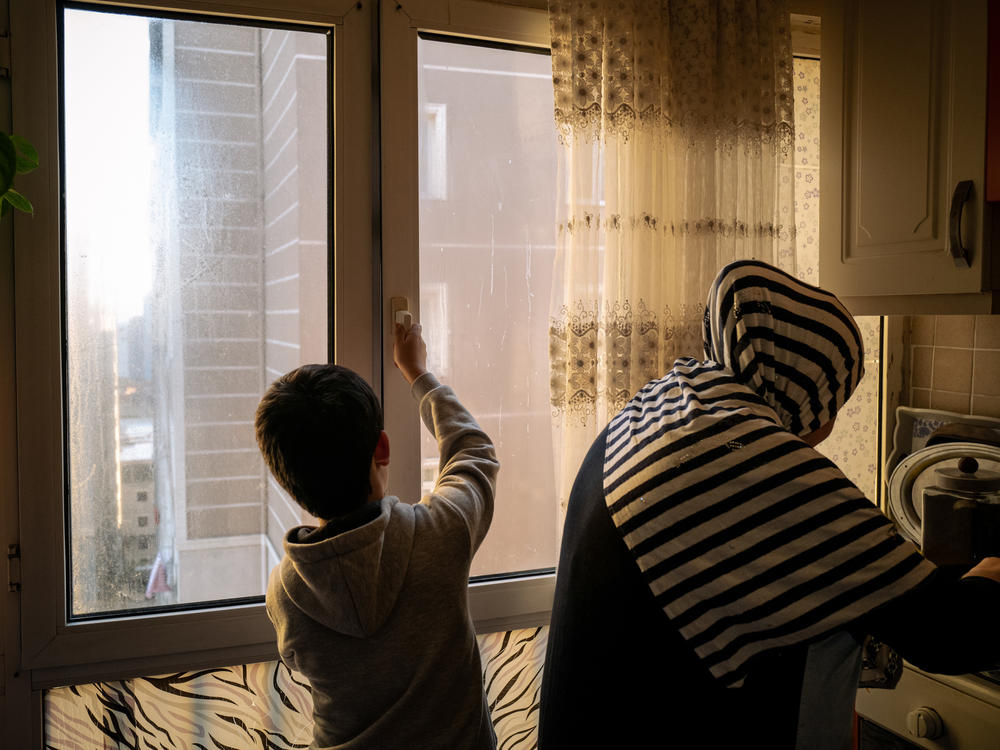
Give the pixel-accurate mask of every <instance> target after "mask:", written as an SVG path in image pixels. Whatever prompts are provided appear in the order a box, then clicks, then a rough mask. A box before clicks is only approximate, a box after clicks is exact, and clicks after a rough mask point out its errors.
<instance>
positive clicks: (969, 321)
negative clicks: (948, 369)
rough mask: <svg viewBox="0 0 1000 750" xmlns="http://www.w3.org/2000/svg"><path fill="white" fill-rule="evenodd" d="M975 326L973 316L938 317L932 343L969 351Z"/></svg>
mask: <svg viewBox="0 0 1000 750" xmlns="http://www.w3.org/2000/svg"><path fill="white" fill-rule="evenodd" d="M975 326H976V317H975V316H974V315H938V316H937V323H936V326H935V328H936V330H935V332H934V343H935V344H936V345H937V346H958V347H961V348H963V349H971V348H972V342H973V336H974V332H975Z"/></svg>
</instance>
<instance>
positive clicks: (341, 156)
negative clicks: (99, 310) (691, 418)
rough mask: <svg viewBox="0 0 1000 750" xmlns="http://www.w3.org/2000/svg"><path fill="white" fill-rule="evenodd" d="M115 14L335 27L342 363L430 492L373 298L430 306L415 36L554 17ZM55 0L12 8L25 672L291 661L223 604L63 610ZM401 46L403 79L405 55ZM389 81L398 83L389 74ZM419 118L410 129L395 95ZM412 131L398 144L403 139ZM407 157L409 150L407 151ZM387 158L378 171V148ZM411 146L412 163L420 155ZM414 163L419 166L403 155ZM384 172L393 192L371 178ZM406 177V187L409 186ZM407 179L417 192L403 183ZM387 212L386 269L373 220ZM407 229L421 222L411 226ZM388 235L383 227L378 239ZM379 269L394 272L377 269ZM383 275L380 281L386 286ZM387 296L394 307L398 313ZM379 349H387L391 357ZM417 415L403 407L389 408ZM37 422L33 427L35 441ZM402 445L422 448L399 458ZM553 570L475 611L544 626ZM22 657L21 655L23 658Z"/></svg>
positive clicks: (342, 5) (255, 10) (392, 11)
mask: <svg viewBox="0 0 1000 750" xmlns="http://www.w3.org/2000/svg"><path fill="white" fill-rule="evenodd" d="M91 4H92V5H95V6H96V5H103V6H108V7H112V8H113V7H118V8H122V9H125V10H128V9H145V10H150V11H153V12H155V11H158V10H161V11H174V12H177V11H180V12H184V13H190V14H205V15H206V16H214V17H230V18H234V17H235V18H249V19H254V20H261V21H265V22H284V23H294V24H307V25H314V26H316V27H319V28H323V27H327V28H332V29H333V30H334V35H335V41H334V45H333V50H334V52H333V54H334V60H333V69H334V76H335V80H334V94H333V96H334V99H333V102H334V106H333V112H332V113H331V114H332V122H333V126H334V142H333V160H334V164H335V165H336V169H335V172H334V183H333V191H334V196H333V202H334V206H333V223H334V228H333V235H334V249H333V253H334V260H333V262H334V264H335V273H334V277H335V288H334V289H333V290H331V292H332V294H333V300H334V302H333V304H334V309H333V316H334V322H333V325H334V346H335V349H334V352H333V356H334V361H336V362H339V363H342V364H345V365H347V366H349V367H351V368H352V369H354V370H356V371H357V372H359V373H360V374H361V375H362V376H363V377H365V378H367V379H369V380H370V381H371V382H372V383H373V384H375V386H376V389H379V388H381V389H382V390H383V394H384V400H385V403H386V404H387V405H388V408H387V410H386V411H387V419H388V424H387V429H389V430H391V431H393V434H394V438H395V439H394V447H396V451H394V461H393V471H394V479H393V481H394V486H396V487H398V488H400V490H401V491H402V490H403V488H409V487H410V486H411V485H412V486H413V487H414V488H417V489H416V490H415V492H414V494H418V493H419V440H418V437H419V429H420V425H419V422H418V418H417V411H416V409H415V408H413V404H412V399H411V397H410V396H409V393H408V390H407V389H406V384H405V383H404V382H402V379H400V378H384V377H383V372H384V371H385V369H386V366H388V367H389V368H392V364H391V363H392V351H391V336H390V335H384V336H382V337H381V341H379V329H380V328H382V327H383V326H382V324H383V323H384V324H385V328H386V329H388V322H389V319H390V317H391V316H389V315H388V314H387V312H386V311H385V310H383V309H382V308H381V305H382V301H381V299H379V295H378V293H377V291H376V290H377V289H378V288H379V281H380V280H381V288H383V289H385V290H387V292H388V291H389V290H393V289H397V290H399V292H400V293H401V294H403V295H404V296H407V297H409V298H410V299H411V300H412V304H413V305H414V310H415V311H416V312H418V311H417V310H416V306H417V305H418V304H419V300H418V298H419V293H418V288H417V286H416V280H417V275H416V273H415V264H416V262H417V249H418V244H417V240H416V231H415V230H416V220H417V215H418V211H417V205H418V200H419V192H418V181H417V151H416V147H417V137H418V130H417V123H416V119H417V115H418V112H417V106H416V32H417V30H418V28H419V29H421V30H423V29H426V30H434V31H437V32H444V33H463V34H467V35H473V36H481V37H485V38H490V39H502V40H505V41H514V42H517V43H521V44H524V43H528V44H533V45H536V46H545V45H547V37H548V21H547V14H546V13H545V11H543V10H529V9H524V8H516V7H510V6H500V5H495V4H492V3H483V2H468V1H467V0H452V2H450V3H449V2H424V3H419V4H418V6H419V10H420V12H421V14H426V18H424V15H420V16H419V17H418V16H414V17H413V18H420V19H423V20H421V22H420V23H418V24H416V25H413V24H411V21H412V20H413V18H411V19H406V23H402V24H401V23H399V22H398V19H400V18H405V16H401V15H399V14H398V13H397V12H396V3H394V2H384V3H382V4H381V5H380V6H378V5H372V4H370V3H365V4H363V5H362V7H361V8H359V7H358V4H357V0H289V2H285V3H280V4H279V3H277V2H276V1H273V0H220V1H218V2H215V1H213V0H142V1H141V2H134V1H130V0H124V1H122V0H96V2H92V3H91ZM59 9H60V5H59V3H58V2H57V0H32V1H31V2H19V1H17V0H15V3H14V4H13V5H12V7H11V30H12V35H11V40H12V58H13V61H14V75H13V78H12V109H13V127H12V131H13V132H16V133H18V134H21V135H24V136H25V137H27V138H28V139H29V140H31V141H32V142H33V143H34V144H35V145H36V146H37V148H38V150H39V154H40V157H41V167H40V168H39V169H38V170H37V171H36V172H34V173H32V174H29V175H25V176H23V177H21V178H19V181H18V187H19V189H22V190H23V191H24V193H25V194H27V195H29V196H30V197H31V199H32V201H33V202H34V205H35V215H34V217H28V216H24V215H17V216H15V217H14V218H13V221H14V233H15V242H14V248H13V254H14V270H15V274H14V278H15V285H14V309H15V320H14V325H13V328H12V329H11V328H5V329H3V330H2V331H0V336H2V337H3V340H4V348H5V349H6V350H7V351H13V350H14V349H15V347H16V351H17V358H16V361H15V373H16V379H17V382H16V417H17V424H18V425H19V428H18V429H17V431H16V441H17V468H18V488H17V494H18V507H19V543H20V549H21V560H20V573H21V583H22V592H21V597H20V628H19V630H20V653H19V655H18V663H19V666H20V669H22V670H25V671H26V672H27V673H29V674H30V687H31V689H32V690H33V691H38V690H41V689H44V688H48V687H54V686H59V685H67V684H74V683H81V682H91V681H96V680H102V679H121V678H123V677H129V676H141V675H150V674H156V673H158V672H164V671H172V670H178V669H195V668H201V667H209V666H220V665H230V664H241V663H251V662H255V661H264V660H271V659H274V658H276V657H277V652H276V648H275V643H274V631H273V629H272V627H271V625H270V622H269V621H268V620H267V617H266V613H265V612H264V606H263V604H246V605H240V606H231V607H209V608H205V609H192V610H189V611H184V612H170V613H156V614H147V615H137V616H134V617H123V618H107V619H103V620H87V621H83V622H80V621H78V622H70V620H69V616H68V615H69V613H68V609H67V608H68V602H67V599H68V597H67V596H66V593H65V592H66V586H67V583H68V582H67V580H66V551H65V544H64V543H63V542H64V538H63V536H64V520H65V519H64V502H65V477H64V469H63V467H64V459H65V456H64V450H65V448H64V441H63V411H62V410H63V403H64V401H63V399H64V396H63V382H62V379H63V360H62V357H63V351H62V346H63V337H64V335H65V334H64V331H63V317H62V309H61V306H62V290H61V266H60V263H61V260H60V248H61V238H60V231H61V229H60V221H61V217H60V201H59V196H60V189H61V188H60V165H59V119H58V118H59V98H58V91H59V88H58V80H59V77H60V71H59V69H58V65H59V49H58V45H59V40H58V38H57V29H58V23H57V21H58V18H57V13H59V12H60V10H59ZM379 14H381V17H382V23H381V27H382V28H381V45H382V50H383V56H382V65H383V68H382V70H383V76H382V88H381V94H382V96H383V97H384V98H383V100H382V102H383V106H382V115H381V117H380V118H378V119H379V120H380V121H381V126H382V132H381V140H380V142H379V141H376V140H375V139H373V137H372V134H373V133H377V132H378V130H377V127H378V125H379V124H380V123H379V122H377V121H376V118H375V117H374V115H373V112H374V109H373V107H374V101H373V96H372V85H371V84H372V75H373V70H372V66H371V61H372V57H373V56H372V46H373V44H374V41H373V40H374V38H375V37H374V35H373V28H374V25H375V24H377V23H378V22H379ZM400 38H403V39H405V40H406V41H405V42H404V43H405V44H406V45H407V46H406V52H407V53H408V57H407V58H406V60H407V62H408V63H409V64H410V67H409V68H408V69H407V72H406V74H405V75H399V73H400V72H401V71H402V70H403V66H402V65H401V58H400V57H399V55H398V53H399V51H400V50H401V49H402V48H401V47H394V46H393V45H395V44H398V43H399V41H400ZM387 70H388V71H391V73H392V74H391V75H388V76H387V75H385V71H387ZM399 88H403V89H405V90H406V91H408V94H407V99H406V101H407V102H408V103H409V102H412V105H413V106H412V107H409V109H408V110H407V111H406V113H405V116H403V115H402V112H401V116H400V117H399V119H398V120H397V119H396V117H395V115H394V114H393V112H394V111H396V110H395V108H397V107H399V106H400V101H396V100H394V99H393V100H391V105H388V106H387V105H386V102H387V101H388V99H387V98H386V97H393V96H396V95H397V93H398V89H399ZM404 122H405V123H406V124H407V125H409V126H410V129H409V131H408V132H401V131H400V125H402V123H404ZM402 144H406V145H405V148H404V146H403V145H402ZM379 146H381V158H380V155H379V153H378V152H377V148H378V147H379ZM406 149H409V151H408V152H407V151H406ZM404 153H408V154H409V155H408V156H404ZM379 163H380V164H381V181H382V182H381V184H382V186H383V187H382V191H381V196H379V195H378V189H379V185H378V184H377V180H376V178H375V177H376V176H375V171H374V170H375V166H374V165H376V164H379ZM404 175H405V177H404ZM401 180H405V182H403V181H401ZM380 197H381V201H382V203H383V205H384V206H385V207H388V208H389V209H390V210H389V211H388V212H386V211H383V213H382V217H383V223H382V226H381V231H382V232H383V238H384V239H382V242H381V245H382V247H384V248H392V249H391V250H386V251H385V252H384V253H383V254H382V255H381V257H380V254H379V240H380V238H379V237H378V236H377V232H376V231H373V224H372V217H373V216H375V215H377V214H376V210H377V204H378V201H379V199H380ZM406 222H409V223H406ZM376 229H377V228H376ZM380 260H381V262H379V261H380ZM380 273H381V276H379V274H380ZM388 296H389V295H388V294H387V295H386V300H387V299H388ZM379 344H381V345H379ZM397 403H402V404H405V406H406V408H404V409H394V408H393V406H392V405H394V404H397ZM29 426H30V427H29ZM401 446H412V448H407V449H404V450H400V448H401ZM553 589H554V574H549V575H542V576H524V577H521V578H511V579H503V580H495V581H485V582H477V583H474V584H472V585H471V586H470V606H471V608H472V611H473V617H474V619H475V621H476V628H477V630H478V631H479V632H496V631H499V630H507V629H512V628H515V627H523V626H528V625H539V624H544V623H545V622H547V621H548V616H549V611H550V609H551V601H552V591H553ZM14 656H15V655H13V654H12V655H11V660H13V659H14Z"/></svg>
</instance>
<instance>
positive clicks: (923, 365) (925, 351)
mask: <svg viewBox="0 0 1000 750" xmlns="http://www.w3.org/2000/svg"><path fill="white" fill-rule="evenodd" d="M911 357H912V362H911V364H910V377H911V385H912V386H913V387H914V388H930V385H931V373H932V369H931V368H932V366H933V364H934V348H933V347H930V346H914V347H913V349H912V353H911Z"/></svg>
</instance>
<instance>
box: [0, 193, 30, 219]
mask: <svg viewBox="0 0 1000 750" xmlns="http://www.w3.org/2000/svg"><path fill="white" fill-rule="evenodd" d="M3 199H4V200H5V201H7V202H8V203H10V205H12V206H13V207H14V208H16V209H17V210H18V211H24V213H26V214H34V213H35V207H34V206H32V205H31V201H29V200H28V199H27V198H25V197H24V196H23V195H21V194H20V193H19V192H17V191H16V190H15V189H14V188H10V189H9V190H8V191H7V192H6V193H4V194H3Z"/></svg>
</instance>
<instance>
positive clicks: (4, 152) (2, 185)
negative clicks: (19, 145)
mask: <svg viewBox="0 0 1000 750" xmlns="http://www.w3.org/2000/svg"><path fill="white" fill-rule="evenodd" d="M16 171H17V151H16V150H15V149H14V143H13V141H11V139H10V136H9V135H7V134H6V133H0V195H3V194H4V193H6V192H7V191H8V190H10V186H11V185H12V184H13V183H14V174H15V173H16Z"/></svg>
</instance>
